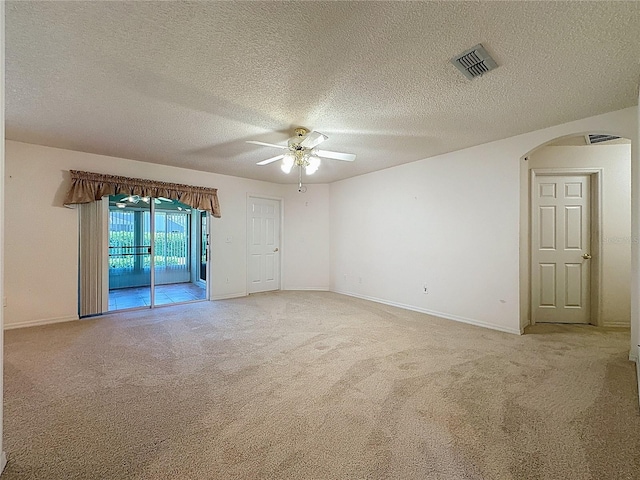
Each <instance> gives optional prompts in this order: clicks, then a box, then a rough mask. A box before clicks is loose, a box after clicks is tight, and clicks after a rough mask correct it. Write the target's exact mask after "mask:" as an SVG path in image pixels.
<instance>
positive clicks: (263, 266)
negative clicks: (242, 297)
mask: <svg viewBox="0 0 640 480" xmlns="http://www.w3.org/2000/svg"><path fill="white" fill-rule="evenodd" d="M247 219H248V225H247V227H248V228H247V232H248V235H247V236H248V241H249V259H248V261H249V272H248V275H249V293H257V292H266V291H269V290H278V289H280V202H279V201H278V200H271V199H267V198H258V197H249V201H248V204H247Z"/></svg>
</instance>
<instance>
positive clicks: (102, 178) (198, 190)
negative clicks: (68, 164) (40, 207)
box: [64, 170, 220, 218]
mask: <svg viewBox="0 0 640 480" xmlns="http://www.w3.org/2000/svg"><path fill="white" fill-rule="evenodd" d="M70 173H71V188H69V191H68V192H67V196H66V198H65V200H64V204H65V205H73V204H77V203H89V202H95V201H96V200H100V199H101V198H102V197H104V196H105V195H118V194H125V195H139V196H141V197H156V198H157V197H165V198H170V199H172V200H178V201H179V202H182V203H184V204H185V205H189V206H190V207H193V208H197V209H199V210H206V211H208V212H211V214H212V215H213V216H214V217H218V218H219V217H220V204H219V203H218V189H216V188H207V187H194V186H192V185H182V184H180V183H168V182H156V181H154V180H144V179H141V178H129V177H120V176H118V175H104V174H101V173H91V172H82V171H79V170H71V171H70Z"/></svg>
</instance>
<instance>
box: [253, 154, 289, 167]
mask: <svg viewBox="0 0 640 480" xmlns="http://www.w3.org/2000/svg"><path fill="white" fill-rule="evenodd" d="M282 157H284V155H276V156H275V157H271V158H267V159H266V160H263V161H261V162H258V163H256V165H269V164H270V163H273V162H277V161H278V160H280V159H281V158H282Z"/></svg>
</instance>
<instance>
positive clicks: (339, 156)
mask: <svg viewBox="0 0 640 480" xmlns="http://www.w3.org/2000/svg"><path fill="white" fill-rule="evenodd" d="M315 153H316V155H318V156H319V157H324V158H331V159H333V160H343V161H345V162H353V161H354V160H355V159H356V156H355V155H354V154H353V153H340V152H330V151H329V150H316V151H315Z"/></svg>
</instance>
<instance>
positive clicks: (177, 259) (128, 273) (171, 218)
mask: <svg viewBox="0 0 640 480" xmlns="http://www.w3.org/2000/svg"><path fill="white" fill-rule="evenodd" d="M206 216H207V215H206V212H201V211H199V210H195V209H192V208H190V207H188V206H187V205H184V204H182V203H180V202H177V201H175V200H170V199H167V198H149V197H139V196H137V195H133V196H130V195H113V196H111V197H109V275H108V277H109V311H114V310H122V309H128V308H140V307H153V306H156V305H167V304H171V303H182V302H191V301H196V300H204V299H206V298H207V294H206V292H207V288H206V286H207V283H206V276H205V278H204V279H202V274H201V270H202V268H201V262H202V251H201V249H200V248H194V246H195V245H194V244H195V243H196V242H194V240H195V239H197V240H198V243H200V242H199V240H200V239H201V238H202V237H203V235H204V236H206V235H207V234H208V232H207V231H206V220H205V223H204V227H203V221H202V218H205V219H206ZM205 248H206V247H205ZM205 257H208V254H207V253H206V249H205ZM205 271H206V260H205Z"/></svg>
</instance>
